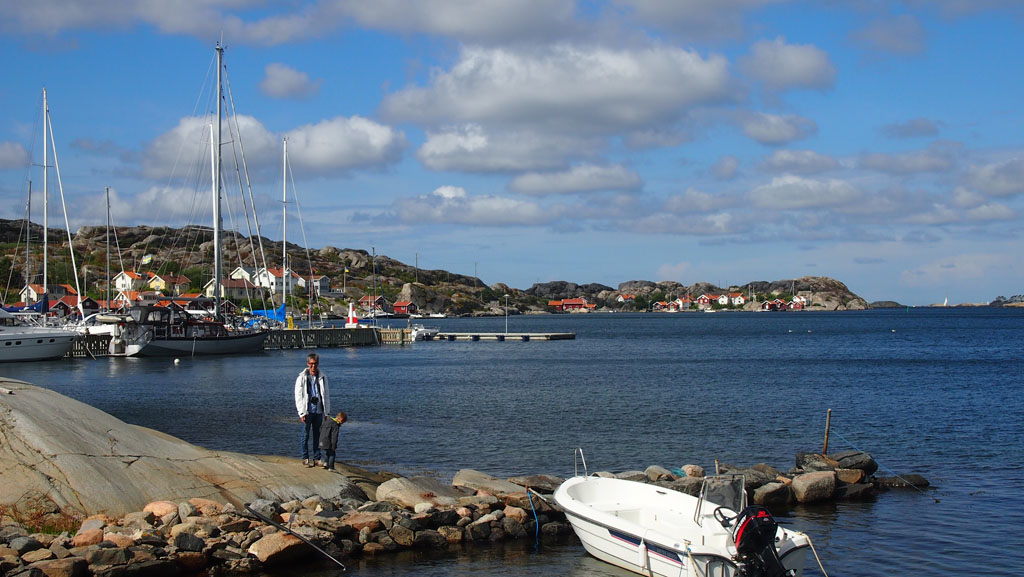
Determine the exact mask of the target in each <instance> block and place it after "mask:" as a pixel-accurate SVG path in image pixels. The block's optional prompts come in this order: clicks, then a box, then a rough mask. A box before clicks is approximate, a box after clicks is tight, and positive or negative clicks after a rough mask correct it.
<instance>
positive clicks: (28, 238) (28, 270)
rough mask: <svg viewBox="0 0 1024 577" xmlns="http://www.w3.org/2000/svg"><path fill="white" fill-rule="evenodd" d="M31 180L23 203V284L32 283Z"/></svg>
mask: <svg viewBox="0 0 1024 577" xmlns="http://www.w3.org/2000/svg"><path fill="white" fill-rule="evenodd" d="M31 244H32V181H31V180H30V181H28V201H27V202H26V203H25V286H26V287H27V286H28V285H30V284H32V261H31V260H29V259H30V257H31V255H32V253H31V251H29V246H30V245H31Z"/></svg>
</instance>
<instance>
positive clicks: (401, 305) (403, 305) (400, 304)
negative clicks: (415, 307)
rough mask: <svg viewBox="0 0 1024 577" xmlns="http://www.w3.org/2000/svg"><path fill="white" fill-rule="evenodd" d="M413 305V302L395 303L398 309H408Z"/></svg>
mask: <svg viewBox="0 0 1024 577" xmlns="http://www.w3.org/2000/svg"><path fill="white" fill-rule="evenodd" d="M411 304H413V303H412V301H398V302H397V303H395V306H396V307H407V306H409V305H411Z"/></svg>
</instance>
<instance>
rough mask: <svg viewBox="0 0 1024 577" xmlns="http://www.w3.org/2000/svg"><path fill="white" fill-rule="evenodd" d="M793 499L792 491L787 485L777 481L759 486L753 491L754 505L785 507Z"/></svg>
mask: <svg viewBox="0 0 1024 577" xmlns="http://www.w3.org/2000/svg"><path fill="white" fill-rule="evenodd" d="M792 498H793V491H792V489H790V487H789V485H787V484H785V483H780V482H778V481H775V482H772V483H767V484H765V485H761V486H760V487H758V488H757V489H755V490H754V504H755V505H764V506H768V507H770V506H772V505H785V504H786V503H789V502H790V500H791V499H792Z"/></svg>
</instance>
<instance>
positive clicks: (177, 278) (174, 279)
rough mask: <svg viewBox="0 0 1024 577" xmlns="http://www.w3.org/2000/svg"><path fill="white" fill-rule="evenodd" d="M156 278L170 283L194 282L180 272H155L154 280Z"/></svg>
mask: <svg viewBox="0 0 1024 577" xmlns="http://www.w3.org/2000/svg"><path fill="white" fill-rule="evenodd" d="M156 279H160V280H162V281H164V282H165V283H168V284H187V283H191V282H192V281H190V280H189V278H188V277H187V276H183V275H180V274H155V275H153V280H156Z"/></svg>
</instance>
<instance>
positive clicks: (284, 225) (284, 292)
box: [281, 138, 288, 308]
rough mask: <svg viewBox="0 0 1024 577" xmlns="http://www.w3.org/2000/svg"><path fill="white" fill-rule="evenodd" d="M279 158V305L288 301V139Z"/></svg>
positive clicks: (284, 141)
mask: <svg viewBox="0 0 1024 577" xmlns="http://www.w3.org/2000/svg"><path fill="white" fill-rule="evenodd" d="M281 141H282V142H283V143H284V147H283V149H284V153H283V154H282V156H281V305H282V306H285V307H286V308H287V301H288V277H287V276H286V275H287V274H288V139H287V138H283V139H281Z"/></svg>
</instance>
